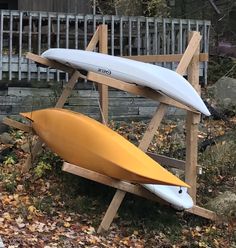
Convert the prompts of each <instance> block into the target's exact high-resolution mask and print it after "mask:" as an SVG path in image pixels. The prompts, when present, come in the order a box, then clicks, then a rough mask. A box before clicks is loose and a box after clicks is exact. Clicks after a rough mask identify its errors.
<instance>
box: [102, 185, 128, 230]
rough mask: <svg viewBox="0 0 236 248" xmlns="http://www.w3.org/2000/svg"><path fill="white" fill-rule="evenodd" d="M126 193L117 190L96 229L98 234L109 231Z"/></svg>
mask: <svg viewBox="0 0 236 248" xmlns="http://www.w3.org/2000/svg"><path fill="white" fill-rule="evenodd" d="M125 194H126V192H125V191H122V190H119V189H118V190H117V191H116V193H115V195H114V197H113V199H112V201H111V203H110V205H109V207H108V209H107V211H106V214H105V216H104V217H103V220H102V222H101V224H100V226H99V228H98V231H97V232H98V233H102V232H105V231H107V230H108V229H109V227H110V225H111V223H112V221H113V219H114V217H115V215H116V213H117V211H118V209H119V207H120V204H121V202H122V201H123V199H124V197H125Z"/></svg>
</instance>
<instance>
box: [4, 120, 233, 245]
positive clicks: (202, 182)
mask: <svg viewBox="0 0 236 248" xmlns="http://www.w3.org/2000/svg"><path fill="white" fill-rule="evenodd" d="M235 124H236V118H231V120H230V123H225V122H223V121H214V120H205V121H204V125H203V124H201V126H200V131H199V147H200V156H199V162H200V163H201V164H202V165H203V173H202V175H200V176H199V181H198V183H199V184H198V202H199V203H200V204H201V205H202V206H204V205H205V204H207V202H208V201H209V199H211V198H213V197H215V196H217V195H218V194H221V193H222V192H224V191H226V190H231V191H232V192H234V193H236V192H235V181H236V180H235V179H236V172H235V170H236V165H235V164H236V153H235V151H236V144H235V139H233V138H232V142H229V141H228V140H227V141H226V140H225V139H224V137H225V134H226V133H230V132H234V131H235ZM110 126H111V128H113V129H114V130H116V131H118V132H119V133H120V134H121V135H123V136H125V137H126V138H127V139H129V140H130V141H131V142H133V143H135V144H138V142H139V140H140V139H141V137H142V134H143V132H144V131H145V129H146V127H147V125H146V123H145V122H135V123H125V122H112V123H110ZM234 134H235V133H234ZM184 137H185V128H184V122H183V121H181V120H177V121H171V122H169V121H168V122H166V123H164V124H162V126H161V128H160V130H159V131H158V132H157V133H156V136H155V139H154V140H153V142H152V144H151V146H150V151H152V152H158V153H161V154H164V155H168V156H171V157H175V158H179V159H184V157H185V143H184ZM234 137H235V136H234ZM32 140H33V137H31V136H27V135H26V134H23V133H22V132H20V131H16V130H11V131H10V140H9V144H2V145H1V147H0V151H1V156H0V159H1V161H2V163H1V165H0V237H1V239H2V241H3V243H4V245H5V247H9V248H15V247H36V248H37V247H39V248H41V247H42V248H43V247H44V248H56V247H68V248H69V247H94V248H95V247H99V248H100V247H137V248H138V247H139V248H141V247H166V248H167V247H172V248H178V247H179V248H180V247H181V248H187V247H205V248H207V247H215V248H218V247H225V248H226V247H232V248H233V247H236V231H235V230H236V219H235V217H236V214H235V212H234V211H231V212H230V211H228V215H227V216H226V217H225V218H224V219H223V221H221V222H219V223H213V222H211V221H207V220H205V219H202V218H199V217H196V216H193V215H191V214H187V213H184V212H176V211H175V210H173V209H171V208H167V207H165V206H162V205H159V204H157V203H153V202H151V201H147V200H144V199H141V198H138V197H135V196H132V195H127V196H126V198H125V201H124V202H123V203H122V206H121V208H120V210H119V214H118V215H117V216H116V218H115V220H114V222H113V224H112V226H111V228H110V230H109V231H108V232H107V233H106V234H105V235H103V236H102V235H98V234H97V233H96V229H97V228H98V226H99V223H100V221H101V218H102V216H103V215H104V212H105V210H106V208H107V206H108V204H109V202H110V200H111V199H112V196H113V194H114V190H113V189H111V188H109V187H105V186H102V185H100V184H97V183H95V182H91V181H88V180H85V179H82V178H79V177H76V176H73V175H70V174H68V173H63V172H61V165H62V162H61V160H60V159H59V158H58V157H57V156H55V155H54V154H52V153H51V152H50V151H48V150H47V149H46V148H45V149H44V152H43V154H42V155H41V156H40V158H39V159H38V160H37V161H36V163H35V165H34V167H33V168H32V169H31V170H30V171H29V172H28V173H22V172H21V169H22V165H23V164H24V161H25V159H26V156H27V154H28V152H29V150H30V147H29V146H27V143H28V142H29V141H30V143H32ZM209 140H210V141H212V140H213V142H210V143H209V142H208V143H209V144H210V145H209V144H207V142H206V141H209ZM230 140H231V138H230ZM204 142H205V143H206V144H205V143H204ZM178 173H179V175H180V176H181V175H182V174H181V172H178ZM0 247H1V240H0Z"/></svg>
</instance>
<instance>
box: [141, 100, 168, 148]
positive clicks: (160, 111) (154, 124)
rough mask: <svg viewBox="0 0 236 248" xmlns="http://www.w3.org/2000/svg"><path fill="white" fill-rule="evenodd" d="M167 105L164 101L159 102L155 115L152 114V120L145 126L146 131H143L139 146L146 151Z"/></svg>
mask: <svg viewBox="0 0 236 248" xmlns="http://www.w3.org/2000/svg"><path fill="white" fill-rule="evenodd" d="M167 108H168V105H166V104H164V103H160V105H159V107H158V108H157V110H156V113H155V115H154V116H153V118H152V120H151V121H150V123H149V126H148V128H147V131H146V132H145V133H144V135H143V138H142V140H141V141H140V144H139V148H140V149H141V150H142V151H143V152H146V151H147V149H148V147H149V145H150V143H151V142H152V139H153V136H154V135H155V132H156V130H157V128H158V127H159V125H160V123H161V121H162V119H163V117H164V115H165V113H166V111H167Z"/></svg>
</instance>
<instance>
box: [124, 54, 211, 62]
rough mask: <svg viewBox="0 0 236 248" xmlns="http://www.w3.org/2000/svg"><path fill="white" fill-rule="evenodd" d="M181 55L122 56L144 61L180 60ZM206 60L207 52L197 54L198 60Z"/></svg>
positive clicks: (207, 58) (207, 57)
mask: <svg viewBox="0 0 236 248" xmlns="http://www.w3.org/2000/svg"><path fill="white" fill-rule="evenodd" d="M182 57H183V54H165V55H133V56H123V58H127V59H132V60H136V61H140V62H145V63H162V62H180V60H181V59H182ZM208 60H209V55H208V53H200V54H199V62H207V61H208Z"/></svg>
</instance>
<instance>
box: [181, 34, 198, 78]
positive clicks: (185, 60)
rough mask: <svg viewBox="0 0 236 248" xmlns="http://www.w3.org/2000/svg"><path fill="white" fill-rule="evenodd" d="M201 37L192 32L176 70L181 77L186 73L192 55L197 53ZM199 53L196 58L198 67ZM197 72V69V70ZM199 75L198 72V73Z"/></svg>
mask: <svg viewBox="0 0 236 248" xmlns="http://www.w3.org/2000/svg"><path fill="white" fill-rule="evenodd" d="M201 38H202V37H201V35H200V33H198V32H193V35H192V37H191V39H190V41H189V43H188V46H187V48H186V50H185V52H184V55H183V57H182V58H181V61H180V63H179V65H178V68H177V70H176V72H177V73H179V74H180V75H183V74H184V73H185V71H186V69H187V68H188V65H189V63H190V61H191V59H192V57H193V55H194V54H195V52H196V51H197V49H198V47H199V44H200V41H201ZM198 58H199V52H198V56H196V58H195V59H196V61H197V64H198V65H199V59H198ZM198 70H199V68H198ZM198 73H199V72H198Z"/></svg>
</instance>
